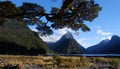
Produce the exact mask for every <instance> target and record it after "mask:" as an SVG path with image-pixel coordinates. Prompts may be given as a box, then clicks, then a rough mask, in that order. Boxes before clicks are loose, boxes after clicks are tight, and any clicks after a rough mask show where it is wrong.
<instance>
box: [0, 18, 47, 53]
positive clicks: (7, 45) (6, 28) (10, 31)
mask: <svg viewBox="0 0 120 69" xmlns="http://www.w3.org/2000/svg"><path fill="white" fill-rule="evenodd" d="M48 52H49V48H48V47H47V45H46V44H45V43H44V42H43V41H42V39H40V38H39V37H38V36H37V35H36V33H35V32H32V31H31V30H30V29H29V28H28V27H27V26H26V25H25V23H20V22H18V21H17V20H8V21H6V22H4V23H0V54H30V55H31V54H33V55H34V54H47V53H48Z"/></svg>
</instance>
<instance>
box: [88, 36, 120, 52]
mask: <svg viewBox="0 0 120 69" xmlns="http://www.w3.org/2000/svg"><path fill="white" fill-rule="evenodd" d="M86 53H87V54H120V37H119V36H117V35H114V36H112V38H111V40H108V39H107V40H103V41H101V42H100V43H99V44H97V45H94V46H91V47H89V48H87V49H86Z"/></svg>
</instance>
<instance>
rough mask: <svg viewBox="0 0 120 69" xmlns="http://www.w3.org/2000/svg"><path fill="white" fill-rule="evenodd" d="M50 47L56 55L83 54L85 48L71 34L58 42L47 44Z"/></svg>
mask: <svg viewBox="0 0 120 69" xmlns="http://www.w3.org/2000/svg"><path fill="white" fill-rule="evenodd" d="M47 45H48V47H49V48H50V49H51V50H52V51H54V52H55V53H60V54H82V53H84V52H83V51H84V48H83V47H82V46H81V45H80V44H79V43H77V41H76V40H75V39H74V38H73V36H72V34H71V33H70V32H67V33H66V34H64V35H63V36H62V37H61V38H60V39H59V40H58V41H56V42H54V43H53V42H47ZM81 49H82V50H81Z"/></svg>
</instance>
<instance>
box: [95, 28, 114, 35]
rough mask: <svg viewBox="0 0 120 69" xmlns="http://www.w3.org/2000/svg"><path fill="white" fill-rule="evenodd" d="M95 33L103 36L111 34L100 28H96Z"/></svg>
mask: <svg viewBox="0 0 120 69" xmlns="http://www.w3.org/2000/svg"><path fill="white" fill-rule="evenodd" d="M97 33H98V34H100V35H104V36H107V35H111V34H112V33H110V32H104V31H103V30H101V29H98V30H97Z"/></svg>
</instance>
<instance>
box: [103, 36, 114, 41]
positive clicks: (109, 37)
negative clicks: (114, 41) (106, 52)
mask: <svg viewBox="0 0 120 69" xmlns="http://www.w3.org/2000/svg"><path fill="white" fill-rule="evenodd" d="M111 38H112V36H107V37H102V38H101V40H105V39H109V40H111Z"/></svg>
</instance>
